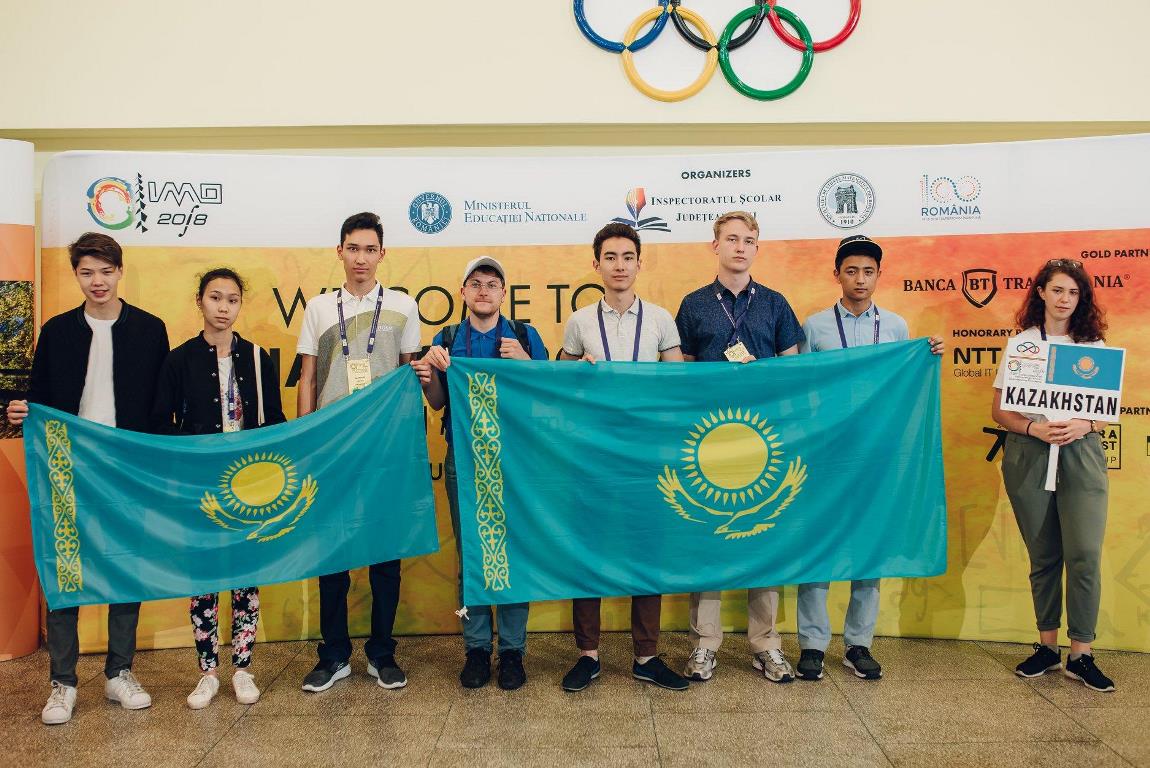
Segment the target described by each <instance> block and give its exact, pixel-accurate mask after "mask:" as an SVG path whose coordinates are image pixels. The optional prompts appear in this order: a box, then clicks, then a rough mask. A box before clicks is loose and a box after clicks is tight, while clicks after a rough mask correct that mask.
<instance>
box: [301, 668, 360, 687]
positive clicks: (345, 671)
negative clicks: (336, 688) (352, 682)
mask: <svg viewBox="0 0 1150 768" xmlns="http://www.w3.org/2000/svg"><path fill="white" fill-rule="evenodd" d="M350 675H351V665H350V664H345V665H344V666H342V667H340V668H339V669H338V670H337V671H336V673H335V674H334V675H332V676H331V679H330V680H328V681H327V682H326V683H324V684H323V685H311V684H310V683H304V684H303V685H301V686H300V688H302V689H303V690H305V691H308V692H309V693H320V692H321V691H326V690H327V689H328V688H331V687H332V686H333V685H335V684H336V681H338V680H343V679H344V678H345V677H349V676H350Z"/></svg>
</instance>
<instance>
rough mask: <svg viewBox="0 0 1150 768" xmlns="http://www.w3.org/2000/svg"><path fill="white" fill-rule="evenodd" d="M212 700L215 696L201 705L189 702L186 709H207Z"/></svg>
mask: <svg viewBox="0 0 1150 768" xmlns="http://www.w3.org/2000/svg"><path fill="white" fill-rule="evenodd" d="M214 698H215V696H213V697H212V698H211V699H208V700H207V701H205V702H204V703H202V704H199V703H197V704H193V703H192V702H190V701H189V702H188V709H194V710H200V709H207V708H208V705H209V704H211V703H212V699H214Z"/></svg>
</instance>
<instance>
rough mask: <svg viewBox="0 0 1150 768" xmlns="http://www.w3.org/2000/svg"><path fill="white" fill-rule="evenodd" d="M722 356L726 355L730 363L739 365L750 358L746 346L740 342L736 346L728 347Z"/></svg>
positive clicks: (749, 352)
mask: <svg viewBox="0 0 1150 768" xmlns="http://www.w3.org/2000/svg"><path fill="white" fill-rule="evenodd" d="M723 354H724V355H726V357H727V359H728V360H730V361H731V362H732V363H741V362H743V361H744V360H746V359H747V358H748V357H750V356H751V351H750V350H749V349H747V345H746V344H744V343H743V342H741V341H740V342H739V343H738V344H735V345H734V346H732V347H728V348H727V350H726V351H725V352H723Z"/></svg>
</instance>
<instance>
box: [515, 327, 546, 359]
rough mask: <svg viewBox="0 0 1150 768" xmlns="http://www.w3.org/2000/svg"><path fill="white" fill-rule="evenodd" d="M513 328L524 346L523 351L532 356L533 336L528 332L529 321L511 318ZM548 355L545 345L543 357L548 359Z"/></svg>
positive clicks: (516, 336)
mask: <svg viewBox="0 0 1150 768" xmlns="http://www.w3.org/2000/svg"><path fill="white" fill-rule="evenodd" d="M509 322H510V323H511V330H512V331H513V332H514V333H515V338H516V339H518V340H519V346H521V347H523V351H524V352H526V353H527V356H528V357H531V336H530V335H529V334H528V333H527V323H525V322H523V321H522V320H511V321H509ZM547 356H548V352H547V347H543V359H544V360H546V359H547Z"/></svg>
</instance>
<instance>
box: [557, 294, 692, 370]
mask: <svg viewBox="0 0 1150 768" xmlns="http://www.w3.org/2000/svg"><path fill="white" fill-rule="evenodd" d="M640 303H641V304H642V307H643V328H642V330H641V331H640V335H639V361H640V362H656V361H658V359H659V355H660V353H662V352H666V351H667V350H668V349H674V348H675V347H677V346H679V330H678V328H676V327H675V320H674V318H672V317H671V313H670V312H668V311H667V310H665V309H663V308H662V307H660V306H658V305H656V304H652V303H651V302H649V301H643V300H642V299H640V298H638V297H635V301H634V302H632V304H631V306H630V308H629V309H627V311H625V312H624V313H623V314H622V315H620V314H619V313H618V312H616V311H615V310H613V309H611V307H610V306H608V305H607V302H606V301H604V300H602V299H600V300H599V301H598V302H596V303H595V304H592V305H590V306H587V307H583V309H579V310H576V311H575V312H574V313H572V315H571V317H569V318H568V319H567V327H566V328H565V329H564V331H563V351H565V352H566V353H567V354H569V355H572V356H574V357H582V356H583V355H584V354H585V353H588V352H589V353H591V355H592V356H593V357H594V358H595V359H596V360H606V359H607V355H606V354H604V352H603V337H602V334H601V333H600V332H599V312H598V309H599V308H600V307H602V309H603V330H604V331H605V332H606V334H607V345H608V347H610V349H611V360H612V361H613V362H629V361H631V360H632V359H633V356H634V353H635V328H636V326H637V325H638V322H639V306H640Z"/></svg>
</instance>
